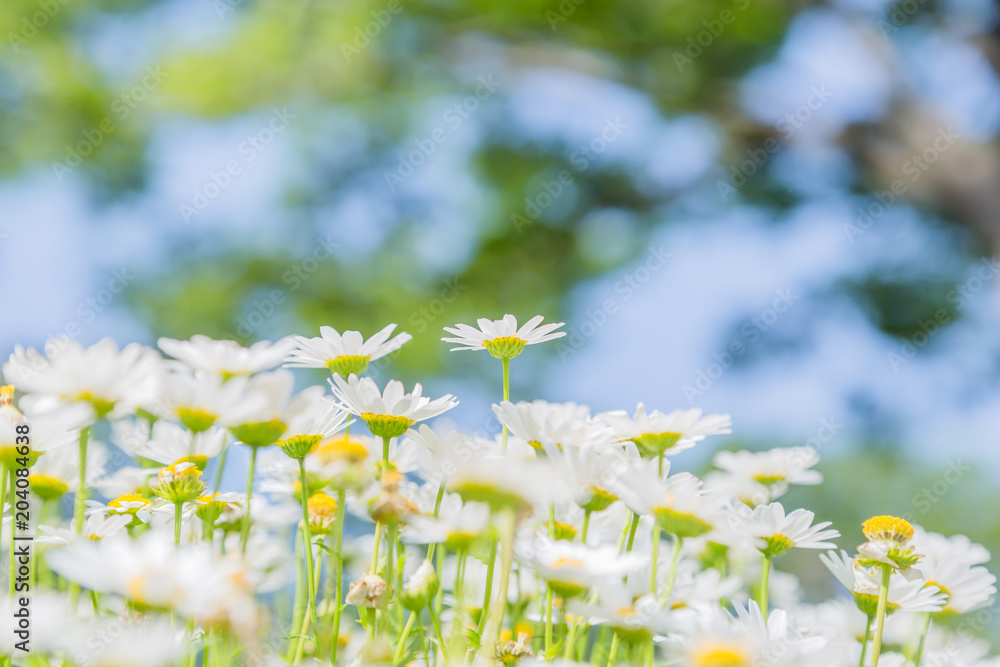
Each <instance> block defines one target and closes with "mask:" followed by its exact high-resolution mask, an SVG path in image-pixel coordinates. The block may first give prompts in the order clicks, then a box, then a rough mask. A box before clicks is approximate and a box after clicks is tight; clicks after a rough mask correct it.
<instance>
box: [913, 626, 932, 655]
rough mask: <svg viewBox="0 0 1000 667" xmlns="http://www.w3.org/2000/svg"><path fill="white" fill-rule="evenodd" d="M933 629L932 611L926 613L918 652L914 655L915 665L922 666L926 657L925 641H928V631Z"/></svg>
mask: <svg viewBox="0 0 1000 667" xmlns="http://www.w3.org/2000/svg"><path fill="white" fill-rule="evenodd" d="M930 629H931V615H930V612H928V613H926V614H924V627H923V629H922V630H921V631H920V643H919V644H918V645H917V654H916V655H915V656H914V657H913V667H920V661H921V660H922V659H923V657H924V642H925V641H927V633H928V631H930Z"/></svg>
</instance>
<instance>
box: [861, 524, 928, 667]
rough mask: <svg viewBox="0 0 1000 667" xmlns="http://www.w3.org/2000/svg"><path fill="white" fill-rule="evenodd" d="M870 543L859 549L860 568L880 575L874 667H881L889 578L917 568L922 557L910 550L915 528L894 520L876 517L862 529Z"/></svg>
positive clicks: (873, 649) (873, 653)
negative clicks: (879, 666) (896, 572)
mask: <svg viewBox="0 0 1000 667" xmlns="http://www.w3.org/2000/svg"><path fill="white" fill-rule="evenodd" d="M862 530H863V531H864V534H865V537H866V538H868V541H867V542H865V543H864V544H862V545H861V546H859V547H858V561H857V562H858V564H859V565H861V566H863V567H876V568H878V570H879V572H880V573H881V581H880V583H879V595H878V608H877V609H876V611H875V640H874V643H873V645H872V656H873V662H872V667H878V659H879V654H880V653H881V652H882V631H883V629H884V628H885V613H886V608H887V606H888V603H889V578H890V577H891V576H892V573H893V571H899V572H906V571H908V570H909V569H910V568H911V567H913V566H914V565H916V564H917V562H918V561H919V560H920V556H919V555H918V554H916V553H914V550H913V547H912V546H910V540H912V539H913V526H911V525H910V523H909V522H908V521H907V520H906V519H900V518H899V517H895V516H875V517H872V518H871V519H868V520H867V521H865V522H864V524H863V525H862Z"/></svg>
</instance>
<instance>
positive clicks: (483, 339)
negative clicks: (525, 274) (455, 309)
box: [441, 314, 566, 360]
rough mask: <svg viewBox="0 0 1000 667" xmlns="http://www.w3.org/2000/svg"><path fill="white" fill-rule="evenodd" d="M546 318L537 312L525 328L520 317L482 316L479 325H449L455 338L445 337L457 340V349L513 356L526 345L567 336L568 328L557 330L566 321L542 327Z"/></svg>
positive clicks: (448, 340)
mask: <svg viewBox="0 0 1000 667" xmlns="http://www.w3.org/2000/svg"><path fill="white" fill-rule="evenodd" d="M544 319H545V318H544V317H543V316H542V315H535V316H534V317H532V318H531V319H530V320H528V321H527V322H525V323H524V325H523V326H521V328H518V326H517V318H516V317H514V316H513V315H510V314H507V315H504V316H503V318H501V319H499V320H490V319H488V318H485V317H481V318H479V319H478V320H477V321H476V324H478V325H479V328H478V329H477V328H475V327H472V326H469V325H468V324H456V325H455V326H454V327H445V328H444V330H445V331H447V332H448V333H450V334H452V335H453V336H454V337H453V338H442V339H441V340H443V341H444V342H446V343H454V344H455V345H457V346H458V347H453V348H452V351H453V352H454V351H456V350H487V351H488V352H489V353H490V354H491V355H493V356H494V357H496V358H497V359H508V360H509V359H513V358H514V357H516V356H517V355H519V354H521V352H522V351H523V350H524V346H525V345H536V344H538V343H545V342H547V341H550V340H555V339H556V338H562V337H563V336H565V335H566V332H565V331H558V332H557V331H556V329H558V328H559V327H561V326H563V322H554V323H549V324H545V325H542V326H539V325H540V324H541V323H542V320H544Z"/></svg>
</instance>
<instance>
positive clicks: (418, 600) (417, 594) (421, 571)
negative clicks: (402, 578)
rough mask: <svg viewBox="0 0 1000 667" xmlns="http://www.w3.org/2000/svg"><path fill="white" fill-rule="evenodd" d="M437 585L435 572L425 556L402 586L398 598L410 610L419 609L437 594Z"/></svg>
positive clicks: (438, 583) (438, 584)
mask: <svg viewBox="0 0 1000 667" xmlns="http://www.w3.org/2000/svg"><path fill="white" fill-rule="evenodd" d="M439 587H440V582H439V581H438V577H437V572H435V571H434V566H433V565H431V562H430V561H429V560H427V559H426V558H425V559H424V562H423V563H421V564H420V567H418V568H417V570H416V572H414V573H413V575H412V576H410V579H409V581H407V582H406V584H405V585H404V586H403V591H402V594H401V595H400V599H401V600H402V602H403V606H404V607H406V608H407V609H409V610H410V611H420V610H421V609H423V608H424V607H426V606H427V605H428V604H429V603H430V601H431V600H432V599H433V598H434V596H435V595H437V592H438V588H439Z"/></svg>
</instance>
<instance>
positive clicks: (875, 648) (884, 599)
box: [872, 565, 892, 667]
mask: <svg viewBox="0 0 1000 667" xmlns="http://www.w3.org/2000/svg"><path fill="white" fill-rule="evenodd" d="M879 567H880V568H881V570H882V581H881V583H880V585H879V589H878V611H877V612H876V616H875V624H876V625H875V641H874V643H873V645H872V656H873V657H874V659H873V661H872V667H878V659H879V655H880V654H881V653H882V630H884V629H885V610H886V607H887V606H888V604H889V577H890V576H892V568H891V567H890V566H888V565H880V566H879Z"/></svg>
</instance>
